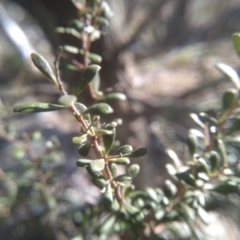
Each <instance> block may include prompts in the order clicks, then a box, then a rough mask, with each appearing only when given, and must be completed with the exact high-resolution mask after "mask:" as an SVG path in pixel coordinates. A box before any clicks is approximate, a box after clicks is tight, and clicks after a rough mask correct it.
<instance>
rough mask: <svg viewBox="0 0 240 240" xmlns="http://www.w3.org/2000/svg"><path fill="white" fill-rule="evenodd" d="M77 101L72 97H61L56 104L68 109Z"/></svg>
mask: <svg viewBox="0 0 240 240" xmlns="http://www.w3.org/2000/svg"><path fill="white" fill-rule="evenodd" d="M76 101H77V97H76V96H74V95H63V96H61V97H60V98H59V99H58V102H59V103H60V104H62V105H64V106H67V107H70V106H72V105H73V104H74V103H75V102H76Z"/></svg>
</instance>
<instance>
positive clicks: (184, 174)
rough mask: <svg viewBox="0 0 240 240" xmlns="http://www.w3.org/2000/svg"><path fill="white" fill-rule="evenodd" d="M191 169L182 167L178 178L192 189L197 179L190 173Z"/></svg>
mask: <svg viewBox="0 0 240 240" xmlns="http://www.w3.org/2000/svg"><path fill="white" fill-rule="evenodd" d="M190 171H191V168H190V167H182V168H181V169H180V171H179V172H178V173H176V176H177V178H178V179H179V180H181V181H184V182H185V183H187V184H188V185H190V186H191V187H195V186H196V183H195V178H194V176H193V175H192V174H191V173H190Z"/></svg>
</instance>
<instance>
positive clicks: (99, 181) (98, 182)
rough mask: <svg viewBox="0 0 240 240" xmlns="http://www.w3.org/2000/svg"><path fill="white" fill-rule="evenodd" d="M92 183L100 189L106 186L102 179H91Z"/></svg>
mask: <svg viewBox="0 0 240 240" xmlns="http://www.w3.org/2000/svg"><path fill="white" fill-rule="evenodd" d="M92 183H93V184H94V185H95V186H97V187H99V188H100V189H103V188H104V187H105V186H106V184H107V181H106V180H105V179H104V178H92Z"/></svg>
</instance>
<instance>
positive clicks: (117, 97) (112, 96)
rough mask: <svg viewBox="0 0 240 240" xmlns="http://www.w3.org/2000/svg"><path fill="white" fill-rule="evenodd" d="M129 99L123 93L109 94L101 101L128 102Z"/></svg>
mask: <svg viewBox="0 0 240 240" xmlns="http://www.w3.org/2000/svg"><path fill="white" fill-rule="evenodd" d="M126 99H127V97H126V95H125V94H123V93H117V92H116V93H107V94H104V95H103V96H102V97H101V100H126Z"/></svg>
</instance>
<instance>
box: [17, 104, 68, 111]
mask: <svg viewBox="0 0 240 240" xmlns="http://www.w3.org/2000/svg"><path fill="white" fill-rule="evenodd" d="M62 109H66V107H65V106H62V105H56V104H51V103H43V102H29V103H22V104H19V105H17V106H16V107H14V109H13V112H22V113H38V112H51V111H57V110H62Z"/></svg>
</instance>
